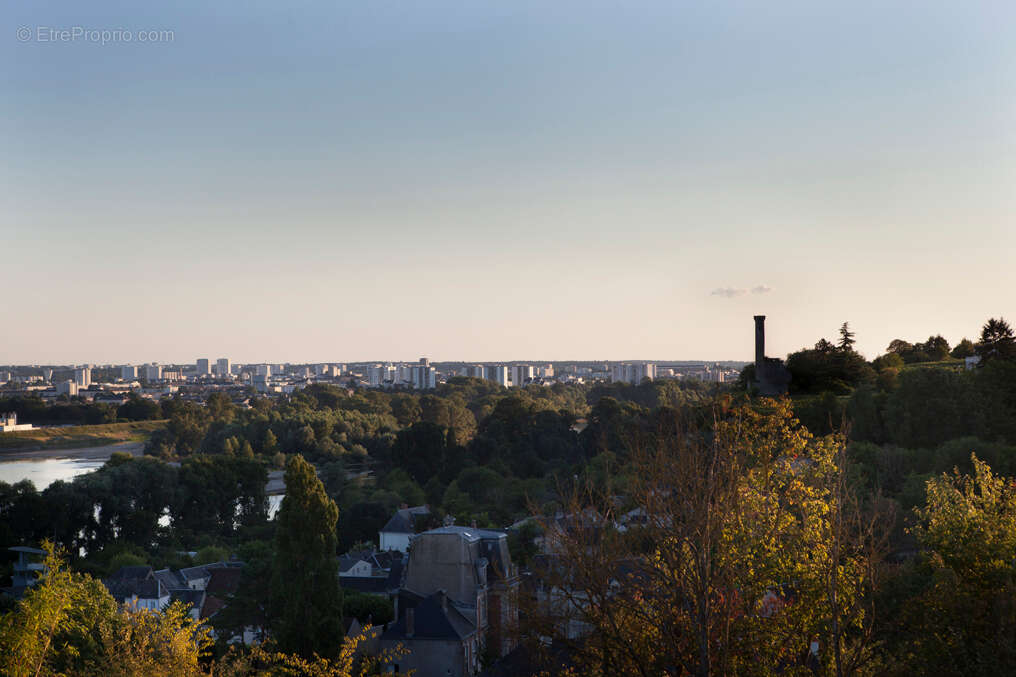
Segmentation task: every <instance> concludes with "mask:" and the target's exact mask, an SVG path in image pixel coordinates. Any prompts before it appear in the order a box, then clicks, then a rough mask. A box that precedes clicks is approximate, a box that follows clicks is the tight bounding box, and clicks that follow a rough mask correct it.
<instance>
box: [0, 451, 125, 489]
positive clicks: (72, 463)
mask: <svg viewBox="0 0 1016 677" xmlns="http://www.w3.org/2000/svg"><path fill="white" fill-rule="evenodd" d="M143 447H144V445H143V444H141V443H140V442H127V443H126V444H109V445H106V446H102V447H83V448H80V449H48V450H39V451H14V452H3V453H0V482H7V483H8V484H14V483H15V482H20V481H21V480H31V481H32V482H33V483H34V484H35V488H36V489H37V490H39V491H42V490H43V489H45V488H46V487H48V486H49V485H51V484H53V482H56V481H57V480H71V479H73V478H75V477H77V476H78V475H84V474H85V473H90V472H92V471H93V470H97V469H98V468H101V467H102V465H103V464H104V463H105V462H106V461H108V460H109V457H110V456H112V455H113V453H114V452H121V453H126V454H131V455H132V456H138V455H140V454H141V453H142V449H143Z"/></svg>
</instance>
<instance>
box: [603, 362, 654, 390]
mask: <svg viewBox="0 0 1016 677" xmlns="http://www.w3.org/2000/svg"><path fill="white" fill-rule="evenodd" d="M654 378H656V365H655V364H653V363H651V362H635V363H627V362H621V363H617V364H613V365H611V367H610V381H611V383H632V384H634V385H638V384H640V383H642V381H644V380H646V379H654Z"/></svg>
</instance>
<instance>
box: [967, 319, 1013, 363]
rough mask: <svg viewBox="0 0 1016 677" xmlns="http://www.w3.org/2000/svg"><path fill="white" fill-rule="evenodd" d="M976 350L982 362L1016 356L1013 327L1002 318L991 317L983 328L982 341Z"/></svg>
mask: <svg viewBox="0 0 1016 677" xmlns="http://www.w3.org/2000/svg"><path fill="white" fill-rule="evenodd" d="M976 350H977V354H978V355H980V357H981V362H987V361H988V360H991V359H994V358H1002V359H1009V358H1012V357H1016V338H1014V337H1013V330H1012V327H1010V326H1009V323H1008V322H1006V321H1005V320H1004V319H1002V318H998V319H995V318H991V319H990V320H988V321H987V322H985V324H984V326H983V327H982V328H981V341H980V342H979V343H978V344H977V348H976Z"/></svg>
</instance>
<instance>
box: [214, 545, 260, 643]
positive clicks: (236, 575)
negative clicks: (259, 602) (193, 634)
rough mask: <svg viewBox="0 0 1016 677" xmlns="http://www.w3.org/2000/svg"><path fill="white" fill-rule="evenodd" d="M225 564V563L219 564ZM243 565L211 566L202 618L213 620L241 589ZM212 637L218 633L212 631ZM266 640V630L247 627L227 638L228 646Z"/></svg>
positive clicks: (231, 563) (233, 563) (232, 563)
mask: <svg viewBox="0 0 1016 677" xmlns="http://www.w3.org/2000/svg"><path fill="white" fill-rule="evenodd" d="M217 564H220V565H221V564H225V563H217ZM241 567H242V565H238V563H235V562H230V563H228V565H226V566H214V565H213V566H211V568H210V572H209V574H210V575H209V578H208V584H207V585H206V587H205V589H204V591H203V592H204V595H205V597H204V603H203V604H202V605H201V614H200V618H202V619H207V618H211V617H212V616H214V615H215V614H217V613H219V612H220V611H221V610H222V609H224V608H225V607H226V604H227V602H228V601H229V598H230V597H231V596H232V595H233V594H234V593H235V592H236V591H237V589H238V588H239V587H240V579H241V577H242V575H243V570H242V568H241ZM212 636H213V637H215V636H216V632H215V631H214V630H213V631H212ZM263 639H264V628H260V627H254V626H246V627H244V629H243V632H242V633H240V634H235V635H233V636H232V637H228V638H226V643H227V644H235V643H238V642H242V643H243V644H256V643H258V642H260V641H261V640H263Z"/></svg>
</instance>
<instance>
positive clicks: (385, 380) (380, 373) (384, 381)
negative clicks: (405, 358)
mask: <svg viewBox="0 0 1016 677" xmlns="http://www.w3.org/2000/svg"><path fill="white" fill-rule="evenodd" d="M396 373H397V370H396V369H395V367H393V366H392V365H390V364H387V365H384V364H377V365H374V366H373V367H368V368H367V383H369V384H370V386H371V387H372V388H380V387H382V386H385V385H391V384H392V383H394V382H395V375H396Z"/></svg>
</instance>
